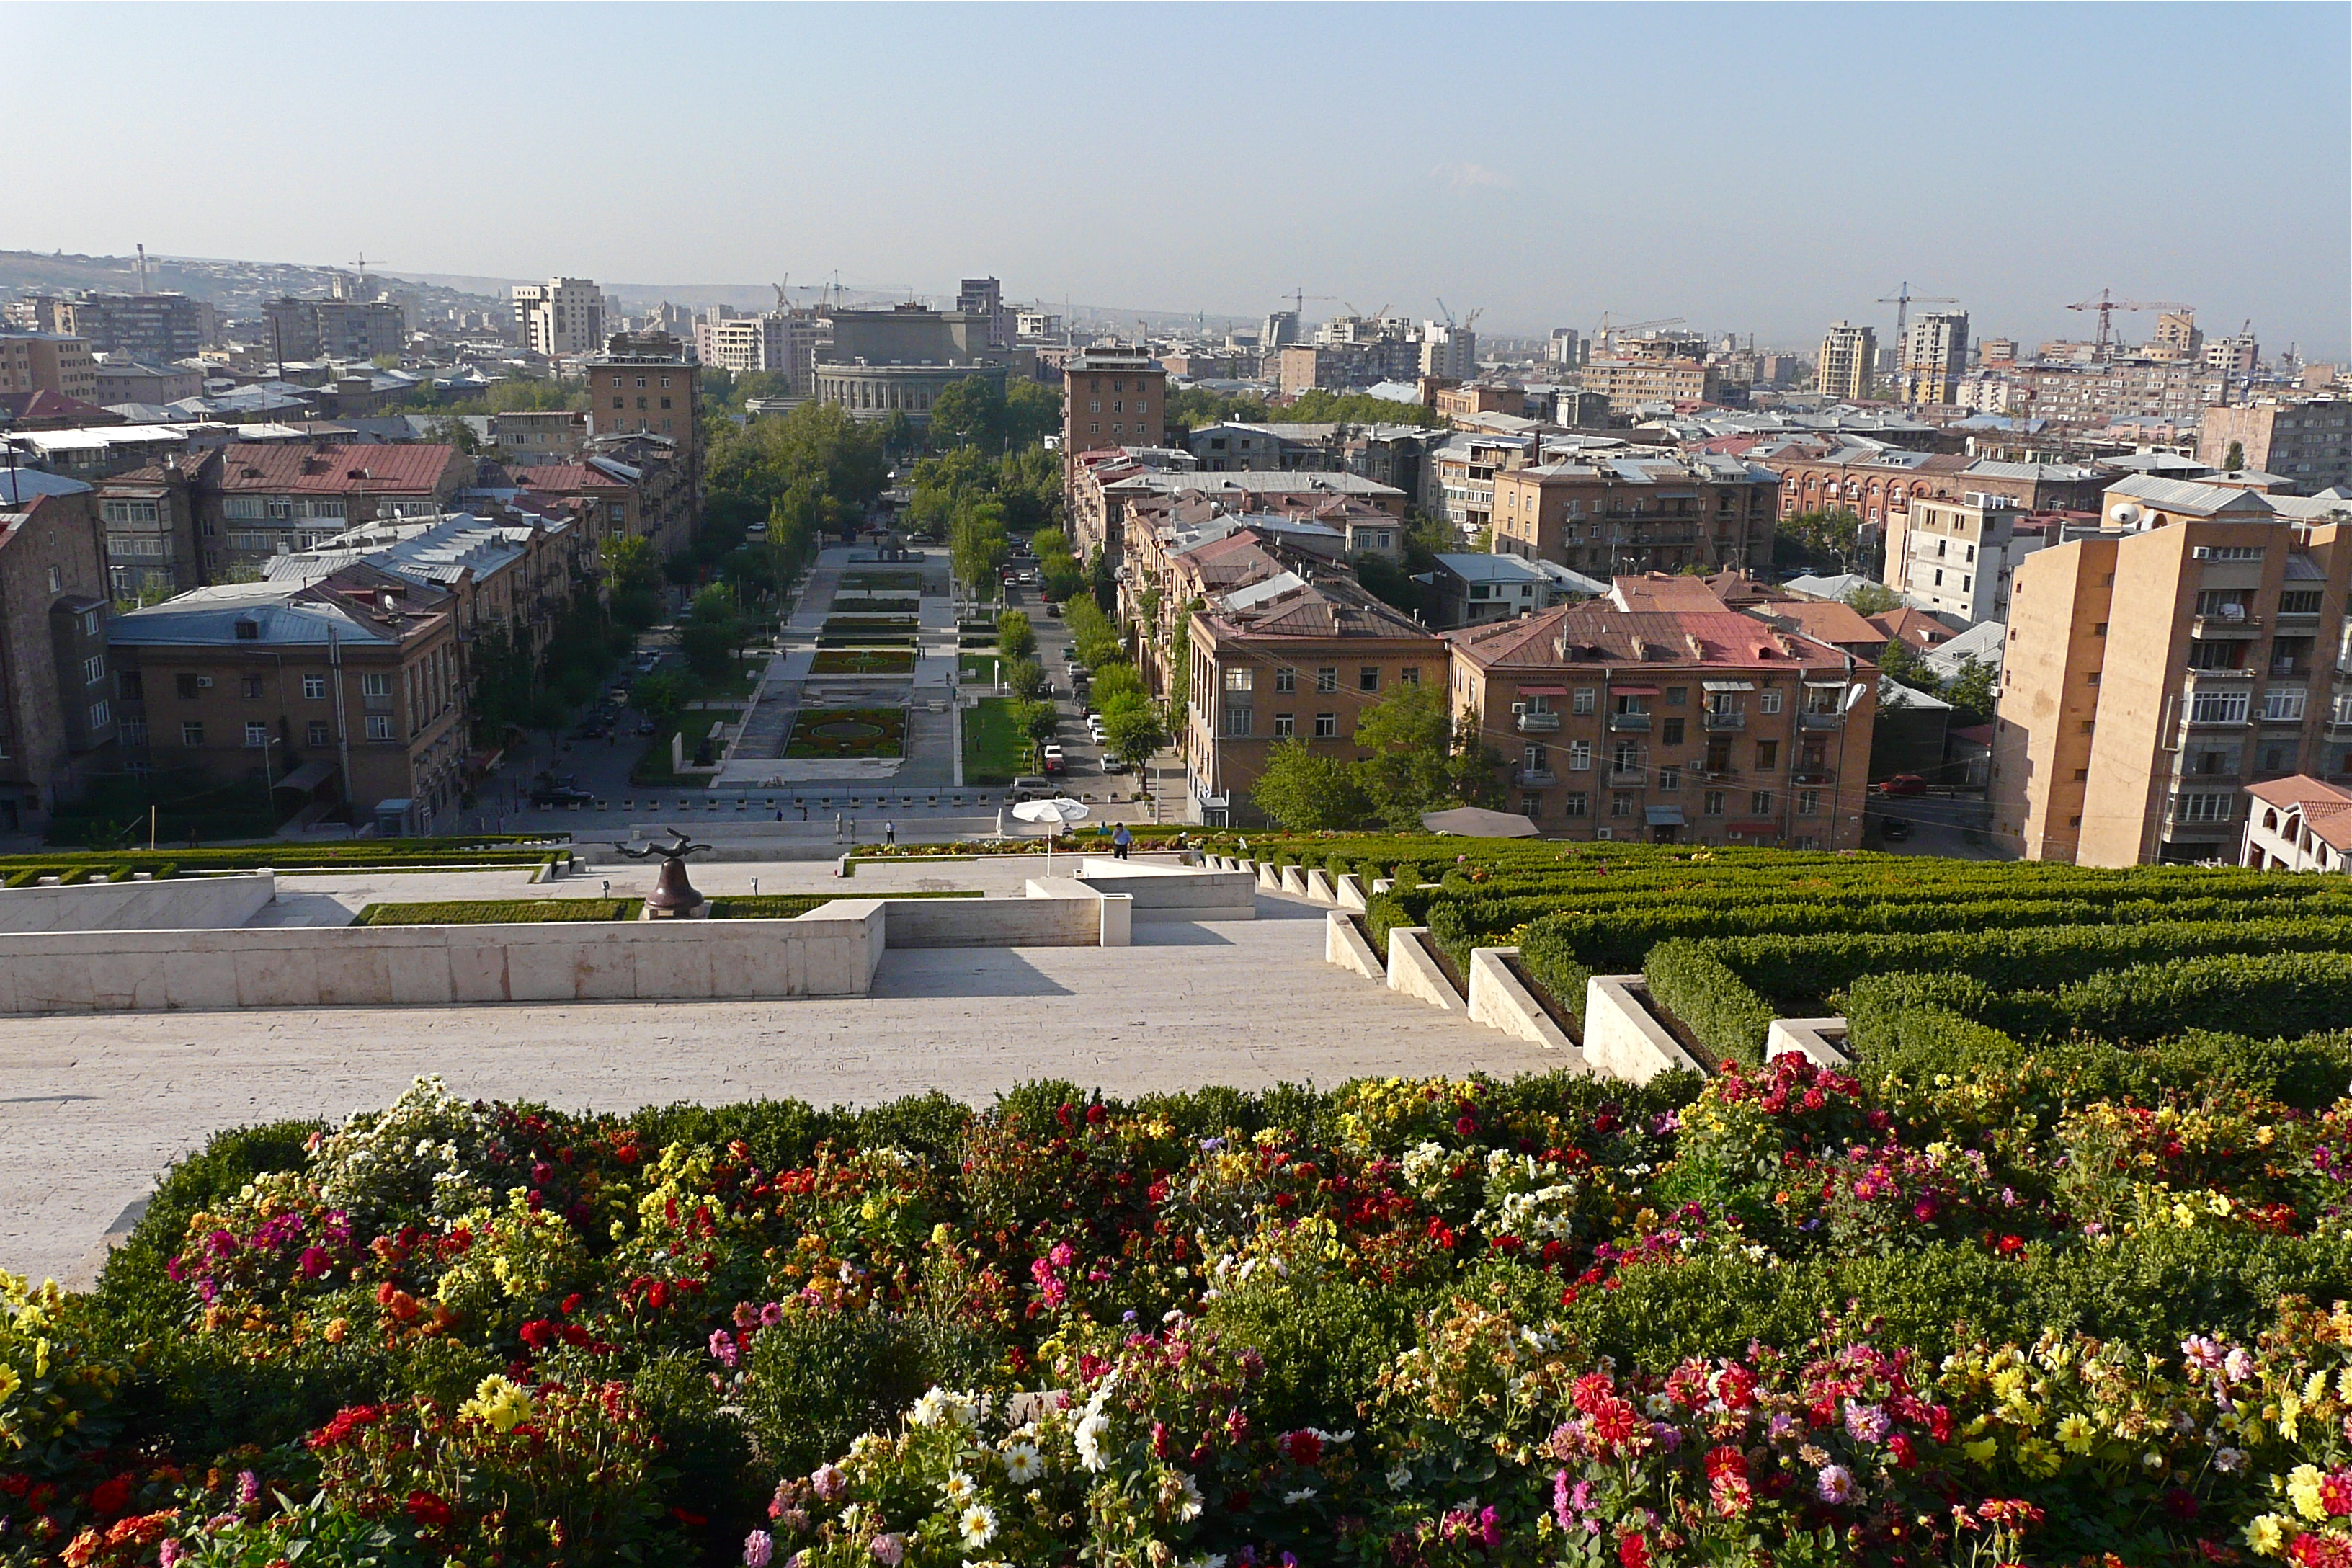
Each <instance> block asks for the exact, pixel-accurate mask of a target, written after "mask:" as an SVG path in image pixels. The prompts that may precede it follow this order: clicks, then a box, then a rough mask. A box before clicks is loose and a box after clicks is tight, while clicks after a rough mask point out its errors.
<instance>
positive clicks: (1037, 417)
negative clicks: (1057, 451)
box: [1004, 381, 1062, 452]
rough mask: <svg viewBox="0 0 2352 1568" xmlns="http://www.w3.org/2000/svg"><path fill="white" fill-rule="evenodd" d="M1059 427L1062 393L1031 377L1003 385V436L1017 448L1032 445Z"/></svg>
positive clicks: (1010, 444) (1017, 449) (1060, 425)
mask: <svg viewBox="0 0 2352 1568" xmlns="http://www.w3.org/2000/svg"><path fill="white" fill-rule="evenodd" d="M1061 427H1062V395H1061V394H1060V393H1058V392H1056V391H1055V390H1054V389H1053V388H1052V387H1050V386H1044V385H1040V384H1038V383H1036V382H1034V381H1016V382H1013V383H1012V384H1009V385H1008V386H1006V387H1005V389H1004V439H1005V441H1006V443H1007V444H1008V445H1009V446H1010V447H1012V448H1013V450H1014V451H1015V452H1018V451H1020V450H1021V449H1022V448H1023V447H1035V446H1036V445H1037V444H1038V443H1039V442H1041V441H1043V440H1044V439H1045V437H1048V436H1051V435H1053V434H1054V433H1055V432H1056V431H1058V430H1059V429H1061Z"/></svg>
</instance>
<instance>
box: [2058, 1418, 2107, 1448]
mask: <svg viewBox="0 0 2352 1568" xmlns="http://www.w3.org/2000/svg"><path fill="white" fill-rule="evenodd" d="M2097 1436H2098V1433H2097V1430H2096V1429H2095V1427H2093V1426H2092V1425H2091V1423H2090V1421H2089V1420H2088V1419H2087V1418H2086V1417H2084V1416H2083V1415H2069V1416H2067V1417H2066V1418H2065V1419H2064V1420H2063V1421H2061V1422H2059V1423H2058V1441H2060V1442H2061V1443H2063V1444H2064V1445H2065V1446H2066V1451H2067V1452H2068V1453H2070V1454H2087V1453H2089V1452H2090V1451H2091V1445H2092V1443H2093V1441H2094V1440H2095V1438H2096V1437H2097Z"/></svg>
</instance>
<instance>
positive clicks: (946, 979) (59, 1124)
mask: <svg viewBox="0 0 2352 1568" xmlns="http://www.w3.org/2000/svg"><path fill="white" fill-rule="evenodd" d="M1016 869H1017V868H1013V867H1009V866H1007V865H1006V864H1005V863H1004V862H1001V861H1000V862H965V863H961V864H956V863H950V864H946V865H934V866H925V865H923V864H922V863H919V862H916V863H910V864H909V865H908V866H906V867H890V868H865V869H862V870H861V871H860V873H859V875H858V877H857V878H856V881H855V884H854V886H853V885H852V884H845V883H838V882H824V881H823V880H822V878H823V869H822V868H815V867H811V866H809V865H806V864H805V863H803V864H801V865H798V866H776V867H773V868H763V867H746V866H738V865H730V866H718V867H707V868H697V870H696V873H695V875H696V879H697V881H698V884H700V885H703V886H704V887H705V888H706V890H709V891H726V890H731V889H734V888H735V887H737V886H738V885H739V884H748V881H749V879H750V877H751V875H753V874H755V873H758V874H760V875H761V890H762V891H764V892H783V891H791V890H796V889H797V888H798V887H817V886H822V887H826V888H828V889H838V890H840V891H842V892H844V893H849V894H853V895H854V894H855V893H857V892H877V891H880V890H882V889H884V888H886V887H888V886H893V885H895V886H897V887H900V888H907V887H913V886H916V885H918V884H919V883H921V882H923V881H926V880H929V881H932V882H935V883H936V882H941V881H946V882H951V883H952V884H953V885H956V886H963V887H972V886H983V885H985V886H990V887H992V889H995V890H1009V888H1010V884H1011V883H1012V882H1013V879H1014V876H1013V873H1014V871H1015V870H1016ZM1032 869H1033V874H1034V869H1042V862H1041V863H1039V865H1038V866H1036V867H1035V868H1032ZM877 871H881V872H885V873H887V874H886V875H874V874H873V873H874V872H877ZM630 872H631V873H632V874H641V873H638V872H637V868H634V867H633V868H630ZM771 879H774V880H771ZM307 880H308V879H289V881H288V890H289V892H291V891H293V890H294V887H295V884H296V883H297V882H299V881H307ZM378 880H380V881H382V882H385V883H396V884H399V885H400V886H399V887H398V888H397V889H387V890H388V891H393V892H394V893H395V894H396V895H397V896H402V897H414V898H428V897H429V898H449V897H480V896H486V895H485V894H483V893H481V892H478V891H476V890H474V889H475V886H476V884H474V883H470V882H468V883H466V884H464V885H462V886H459V885H456V884H457V879H452V878H445V877H438V876H436V877H424V878H411V877H388V878H382V879H378ZM516 880H517V881H518V883H520V879H516ZM582 880H584V879H573V880H572V882H571V883H569V884H568V885H565V886H563V887H562V891H565V892H574V891H577V892H593V891H594V890H595V888H594V885H593V884H590V885H589V886H587V887H584V888H583V887H582V886H581V882H582ZM435 884H440V885H435ZM624 885H625V883H624V880H623V879H622V878H620V877H616V878H615V879H614V892H616V893H617V892H620V891H621V890H622V889H623V886H624ZM374 890H375V889H370V888H362V887H358V886H353V885H350V881H349V879H346V881H345V883H343V884H340V885H338V886H336V887H334V888H333V889H324V888H314V889H313V890H312V892H311V893H310V894H298V895H297V896H317V897H331V898H334V899H336V900H338V901H341V900H362V901H363V900H364V898H365V897H366V895H367V894H368V893H370V892H372V891H374ZM554 890H556V889H551V888H528V889H526V888H524V887H521V886H520V885H518V886H517V887H516V888H515V889H511V890H510V891H506V892H494V893H489V894H488V895H487V896H492V897H497V896H537V895H543V894H545V893H547V892H550V891H554ZM378 896H381V894H379V895H378ZM1257 913H1258V918H1257V919H1256V920H1255V921H1232V922H1220V923H1203V924H1197V925H1185V924H1176V925H1146V926H1139V927H1138V928H1137V929H1136V942H1137V944H1138V945H1136V946H1134V947H1129V948H1090V947H1088V948H1080V947H1066V948H1034V949H978V948H965V949H933V950H893V951H892V952H889V953H887V955H885V957H884V958H883V961H882V966H881V969H880V972H879V973H877V975H876V977H875V989H874V994H873V996H872V997H871V998H866V999H845V1000H838V1001H834V1000H824V1001H813V1000H811V1001H790V1002H709V1003H663V1004H654V1003H642V1002H629V1003H610V1004H601V1005H564V1006H535V1005H509V1006H495V1007H453V1008H435V1009H424V1008H416V1009H383V1010H377V1009H349V1010H326V1011H317V1012H308V1011H272V1012H246V1013H177V1014H154V1013H140V1014H118V1015H110V1016H101V1017H70V1018H68V1017H58V1018H8V1019H0V1062H5V1063H6V1064H7V1068H8V1069H9V1070H8V1082H7V1092H6V1093H5V1095H0V1134H5V1136H0V1268H7V1269H9V1270H10V1271H12V1272H16V1273H20V1274H22V1273H29V1274H31V1275H32V1276H34V1277H35V1278H40V1277H42V1276H44V1275H54V1276H56V1277H58V1278H59V1279H71V1278H74V1277H77V1276H78V1275H79V1273H80V1271H81V1268H82V1267H83V1265H84V1262H85V1260H86V1259H87V1258H89V1256H90V1254H91V1252H92V1249H93V1248H94V1247H96V1246H97V1245H98V1244H99V1242H100V1238H101V1237H103V1236H104V1235H105V1234H106V1233H107V1231H108V1230H109V1228H110V1226H113V1225H114V1224H115V1222H116V1220H117V1217H118V1216H119V1215H121V1214H122V1213H123V1211H124V1209H125V1208H126V1207H127V1206H128V1205H131V1204H133V1203H135V1202H137V1201H138V1200H139V1199H140V1198H141V1197H142V1195H143V1194H146V1193H147V1192H148V1191H149V1189H150V1188H151V1187H152V1184H153V1182H154V1180H155V1178H156V1176H157V1175H158V1174H159V1173H162V1172H163V1169H164V1168H165V1167H166V1166H167V1165H168V1164H169V1163H171V1162H172V1160H173V1159H174V1158H175V1157H177V1156H179V1155H181V1154H184V1153H185V1152H189V1151H191V1150H194V1149H196V1148H198V1147H200V1146H202V1144H203V1143H204V1142H205V1139H206V1138H207V1137H209V1136H210V1135H211V1134H212V1133H214V1132H216V1131H221V1130H223V1129H225V1128H230V1127H236V1126H240V1125H244V1124H247V1123H251V1122H257V1121H271V1120H275V1119H278V1118H281V1117H290V1116H302V1117H325V1118H340V1117H341V1116H343V1115H344V1114H346V1113H348V1112H349V1111H351V1110H355V1109H360V1108H372V1107H376V1106H381V1105H383V1104H385V1103H386V1102H388V1101H389V1100H392V1099H393V1098H394V1096H396V1095H398V1094H399V1093H400V1091H401V1090H402V1089H404V1088H405V1087H406V1086H407V1084H408V1083H409V1082H410V1080H411V1079H415V1077H416V1076H417V1075H419V1074H421V1073H439V1074H441V1075H442V1076H443V1077H444V1078H446V1079H447V1080H448V1082H449V1084H450V1086H451V1087H452V1088H453V1089H456V1090H457V1092H460V1093H464V1094H470V1095H482V1096H493V1097H502V1098H529V1099H537V1100H545V1101H548V1102H550V1103H551V1104H554V1105H558V1106H562V1107H565V1108H580V1109H586V1108H594V1109H597V1110H627V1109H630V1108H633V1107H635V1106H639V1105H646V1104H660V1103H666V1102H668V1101H672V1100H699V1101H705V1102H717V1101H726V1100H747V1099H755V1098H759V1097H761V1096H771V1095H774V1096H796V1097H798V1098H801V1099H803V1100H810V1101H813V1102H814V1103H817V1104H820V1105H828V1104H836V1103H840V1104H861V1105H870V1104H874V1103H876V1102H878V1101H881V1100H890V1099H894V1098H896V1097H898V1096H899V1095H904V1094H913V1093H918V1092H920V1091H922V1090H925V1089H942V1090H944V1091H946V1092H947V1093H950V1094H952V1095H955V1096H956V1097H958V1098H959V1099H962V1100H970V1101H971V1102H973V1103H975V1104H985V1103H987V1102H988V1101H989V1100H991V1099H992V1097H993V1095H994V1094H995V1093H996V1091H998V1090H999V1089H1005V1088H1008V1087H1010V1086H1012V1085H1013V1084H1015V1083H1018V1082H1020V1081H1022V1080H1024V1079H1034V1078H1064V1079H1071V1080H1073V1081H1075V1082H1077V1083H1080V1084H1084V1085H1087V1086H1089V1087H1099V1088H1101V1089H1104V1090H1106V1091H1108V1092H1111V1093H1116V1094H1133V1093H1138V1092H1141V1091H1146V1090H1151V1089H1186V1088H1192V1087H1197V1086H1199V1085H1202V1084H1211V1083H1225V1084H1234V1085H1240V1086H1244V1087H1255V1086H1263V1085H1267V1084H1272V1083H1276V1082H1279V1081H1282V1080H1285V1079H1287V1080H1291V1081H1294V1082H1306V1081H1312V1082H1315V1083H1319V1084H1326V1085H1329V1084H1336V1083H1338V1082H1339V1081H1340V1080H1342V1079H1348V1078H1353V1077H1357V1076H1360V1075H1365V1074H1382V1073H1438V1072H1466V1071H1470V1070H1473V1069H1484V1070H1486V1071H1489V1072H1495V1073H1498V1074H1503V1075H1510V1074H1515V1073H1519V1072H1528V1071H1540V1070H1545V1069H1547V1068H1550V1067H1552V1066H1554V1065H1558V1064H1557V1062H1556V1058H1552V1057H1550V1056H1549V1054H1548V1053H1546V1052H1544V1051H1543V1050H1541V1049H1539V1048H1538V1047H1533V1046H1529V1045H1527V1044H1524V1043H1522V1042H1520V1041H1517V1040H1513V1039H1510V1038H1508V1037H1505V1036H1503V1035H1501V1034H1499V1033H1497V1032H1496V1031H1495V1030H1492V1029H1488V1028H1486V1027H1484V1026H1479V1025H1475V1024H1472V1023H1470V1022H1469V1021H1468V1020H1467V1019H1465V1017H1464V1016H1462V1015H1461V1014H1459V1013H1446V1012H1441V1011H1439V1010H1437V1009H1435V1008H1433V1007H1429V1006H1427V1005H1423V1004H1422V1003H1419V1002H1414V1001H1410V1000H1407V999H1405V998H1402V997H1400V996H1397V995H1395V994H1391V993H1390V992H1388V991H1385V990H1382V989H1381V988H1380V987H1378V986H1375V985H1373V984H1370V983H1369V982H1367V981H1364V980H1362V979H1360V978H1358V977H1356V976H1354V975H1351V974H1349V973H1345V972H1343V971H1341V970H1339V969H1337V968H1334V967H1332V966H1330V965H1328V964H1326V963H1324V962H1323V931H1324V910H1322V909H1321V908H1319V907H1317V906H1311V905H1307V904H1306V903H1303V902H1300V901H1297V900H1289V899H1280V898H1272V897H1265V896H1261V897H1260V898H1259V900H1258V907H1257Z"/></svg>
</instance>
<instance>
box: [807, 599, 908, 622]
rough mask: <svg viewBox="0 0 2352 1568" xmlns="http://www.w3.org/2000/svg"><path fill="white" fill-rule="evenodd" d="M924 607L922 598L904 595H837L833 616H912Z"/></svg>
mask: <svg viewBox="0 0 2352 1568" xmlns="http://www.w3.org/2000/svg"><path fill="white" fill-rule="evenodd" d="M922 607H923V605H922V601H921V600H920V599H916V598H910V597H906V596H903V595H847V596H844V595H835V596H834V601H833V616H828V617H827V618H828V619H830V618H833V617H835V616H912V615H914V614H915V613H916V612H917V611H919V610H920V609H921V608H922Z"/></svg>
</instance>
